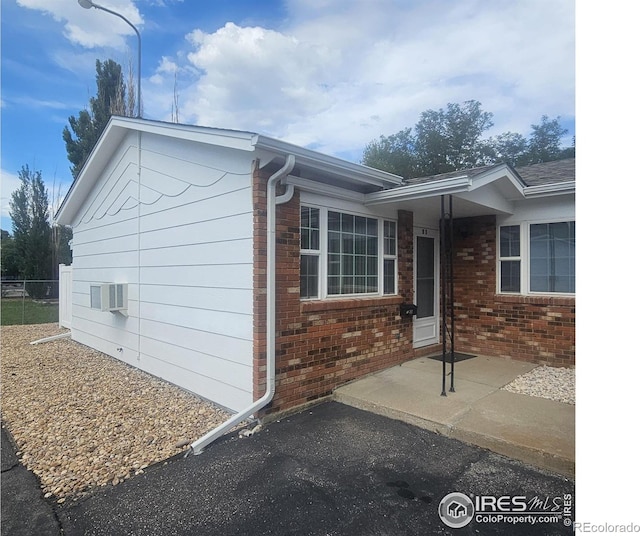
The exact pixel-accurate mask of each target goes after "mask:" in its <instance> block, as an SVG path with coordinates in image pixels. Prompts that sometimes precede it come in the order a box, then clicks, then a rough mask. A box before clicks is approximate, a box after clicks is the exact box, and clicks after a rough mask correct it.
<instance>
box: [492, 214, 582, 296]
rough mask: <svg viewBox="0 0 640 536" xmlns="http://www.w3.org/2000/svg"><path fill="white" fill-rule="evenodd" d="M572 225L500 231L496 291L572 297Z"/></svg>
mask: <svg viewBox="0 0 640 536" xmlns="http://www.w3.org/2000/svg"><path fill="white" fill-rule="evenodd" d="M575 243H576V239H575V221H561V222H544V223H523V224H518V225H504V226H501V227H500V228H499V245H498V265H499V286H498V288H499V291H500V292H503V293H517V294H529V293H531V294H536V293H542V294H555V293H559V294H560V293H561V294H573V293H575V272H576V265H575V255H576V251H575Z"/></svg>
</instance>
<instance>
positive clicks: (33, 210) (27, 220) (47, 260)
mask: <svg viewBox="0 0 640 536" xmlns="http://www.w3.org/2000/svg"><path fill="white" fill-rule="evenodd" d="M18 178H19V179H20V186H19V188H18V189H17V190H16V191H15V192H13V193H12V194H11V200H10V201H9V215H10V216H11V219H12V221H13V239H14V241H15V250H16V254H17V256H18V258H19V259H20V263H19V270H20V275H21V276H22V277H24V278H25V279H49V278H50V277H51V241H50V238H51V226H50V225H49V196H48V193H47V190H46V188H45V186H44V181H43V180H42V173H41V172H40V171H31V170H30V169H29V166H22V169H21V170H20V171H19V172H18ZM34 293H35V294H38V293H39V291H37V290H35V291H34V292H32V294H34ZM34 297H39V296H34Z"/></svg>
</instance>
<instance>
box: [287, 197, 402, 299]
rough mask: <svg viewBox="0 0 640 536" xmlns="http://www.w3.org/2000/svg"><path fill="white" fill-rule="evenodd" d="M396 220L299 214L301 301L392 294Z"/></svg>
mask: <svg viewBox="0 0 640 536" xmlns="http://www.w3.org/2000/svg"><path fill="white" fill-rule="evenodd" d="M396 233H397V231H396V222H393V221H387V220H380V219H378V218H372V217H367V216H361V215H355V214H349V213H345V212H338V211H334V210H328V209H320V208H315V207H308V206H302V207H301V210H300V297H301V298H308V299H310V298H321V297H324V296H326V297H331V296H343V295H359V294H395V293H396V272H397V268H396V266H397V236H396Z"/></svg>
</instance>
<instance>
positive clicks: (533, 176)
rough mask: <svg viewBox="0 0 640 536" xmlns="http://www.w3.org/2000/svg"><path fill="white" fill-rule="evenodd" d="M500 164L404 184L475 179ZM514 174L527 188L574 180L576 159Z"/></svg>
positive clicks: (545, 163) (432, 176)
mask: <svg viewBox="0 0 640 536" xmlns="http://www.w3.org/2000/svg"><path fill="white" fill-rule="evenodd" d="M499 165H501V164H496V165H491V166H482V167H477V168H472V169H462V170H460V171H450V172H448V173H440V174H439V175H431V176H429V177H416V178H413V179H406V180H405V184H420V183H426V182H434V181H440V180H443V179H451V178H454V177H470V178H471V177H475V176H476V175H480V174H482V173H484V172H486V171H489V170H490V169H493V168H495V167H498V166H499ZM515 171H516V173H517V174H518V175H519V176H520V178H521V179H522V181H523V182H524V183H525V184H526V185H527V186H538V185H541V184H554V183H559V182H568V181H575V180H576V159H575V158H567V159H565V160H555V161H553V162H542V163H541V164H532V165H530V166H523V167H517V168H515Z"/></svg>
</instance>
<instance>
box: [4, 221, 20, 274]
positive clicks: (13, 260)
mask: <svg viewBox="0 0 640 536" xmlns="http://www.w3.org/2000/svg"><path fill="white" fill-rule="evenodd" d="M0 249H1V250H2V251H1V252H0V265H1V271H2V277H18V276H19V275H20V267H19V261H20V259H19V257H18V255H17V253H16V241H15V240H14V239H13V237H12V236H11V235H10V234H9V232H8V231H5V230H4V229H2V230H0Z"/></svg>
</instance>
